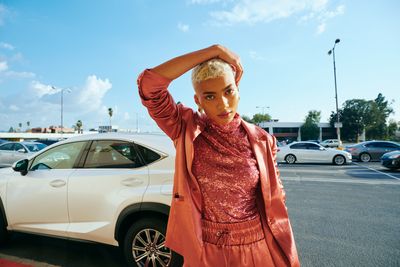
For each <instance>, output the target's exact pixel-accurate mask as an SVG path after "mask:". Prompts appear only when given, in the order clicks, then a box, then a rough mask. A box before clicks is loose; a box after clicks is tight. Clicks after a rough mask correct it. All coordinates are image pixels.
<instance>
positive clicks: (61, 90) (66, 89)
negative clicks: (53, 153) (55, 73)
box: [51, 86, 71, 134]
mask: <svg viewBox="0 0 400 267" xmlns="http://www.w3.org/2000/svg"><path fill="white" fill-rule="evenodd" d="M51 88H53V89H54V90H60V92H61V134H63V133H64V124H63V108H64V100H63V99H64V91H67V93H71V89H69V88H56V87H54V86H52V87H51Z"/></svg>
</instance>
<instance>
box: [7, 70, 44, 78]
mask: <svg viewBox="0 0 400 267" xmlns="http://www.w3.org/2000/svg"><path fill="white" fill-rule="evenodd" d="M5 76H8V77H14V78H24V79H25V78H35V76H36V74H35V73H33V72H27V71H21V72H17V71H7V72H6V73H5Z"/></svg>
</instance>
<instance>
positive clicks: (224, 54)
mask: <svg viewBox="0 0 400 267" xmlns="http://www.w3.org/2000/svg"><path fill="white" fill-rule="evenodd" d="M212 58H220V59H222V60H224V61H226V62H227V63H229V64H231V65H232V66H233V67H234V68H235V71H236V77H235V80H236V83H237V84H238V83H239V81H240V78H241V77H242V74H243V68H242V65H241V63H240V58H239V56H237V55H236V54H235V53H233V52H231V51H230V50H229V49H227V48H226V47H224V46H222V45H212V46H210V47H207V48H204V49H201V50H197V51H194V52H191V53H188V54H185V55H182V56H178V57H176V58H173V59H171V60H168V61H167V62H164V63H162V64H161V65H158V66H157V67H154V68H153V69H152V70H153V71H154V72H155V73H158V74H160V75H162V76H164V77H166V78H168V79H170V80H174V79H176V78H178V77H179V76H181V75H182V74H184V73H185V72H187V71H189V70H191V69H192V68H194V67H195V66H197V65H198V64H200V63H202V62H204V61H206V60H209V59H212Z"/></svg>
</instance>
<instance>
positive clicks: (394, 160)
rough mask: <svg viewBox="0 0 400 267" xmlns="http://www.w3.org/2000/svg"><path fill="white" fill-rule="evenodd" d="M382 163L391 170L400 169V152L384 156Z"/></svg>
mask: <svg viewBox="0 0 400 267" xmlns="http://www.w3.org/2000/svg"><path fill="white" fill-rule="evenodd" d="M381 163H382V165H383V166H384V167H386V168H389V169H393V170H396V169H400V150H398V151H393V152H389V153H385V154H383V156H382V158H381Z"/></svg>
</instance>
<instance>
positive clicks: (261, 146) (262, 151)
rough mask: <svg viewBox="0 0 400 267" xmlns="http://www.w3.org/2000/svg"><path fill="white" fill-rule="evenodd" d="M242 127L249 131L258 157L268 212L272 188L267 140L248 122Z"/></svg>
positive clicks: (251, 142) (254, 151)
mask: <svg viewBox="0 0 400 267" xmlns="http://www.w3.org/2000/svg"><path fill="white" fill-rule="evenodd" d="M242 125H243V127H244V128H245V130H246V131H247V135H248V137H249V140H250V145H251V147H252V149H253V153H254V155H255V157H256V160H257V164H258V169H259V172H260V182H261V190H262V195H263V198H264V203H265V209H266V211H268V210H269V207H270V206H271V188H270V183H269V177H268V169H267V168H268V166H267V165H266V164H265V163H266V158H265V157H266V156H267V153H266V151H267V150H266V149H267V147H266V146H267V139H266V136H265V135H264V134H263V133H262V132H260V131H258V130H257V128H256V127H255V126H254V125H252V124H250V123H247V122H246V121H243V120H242Z"/></svg>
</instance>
